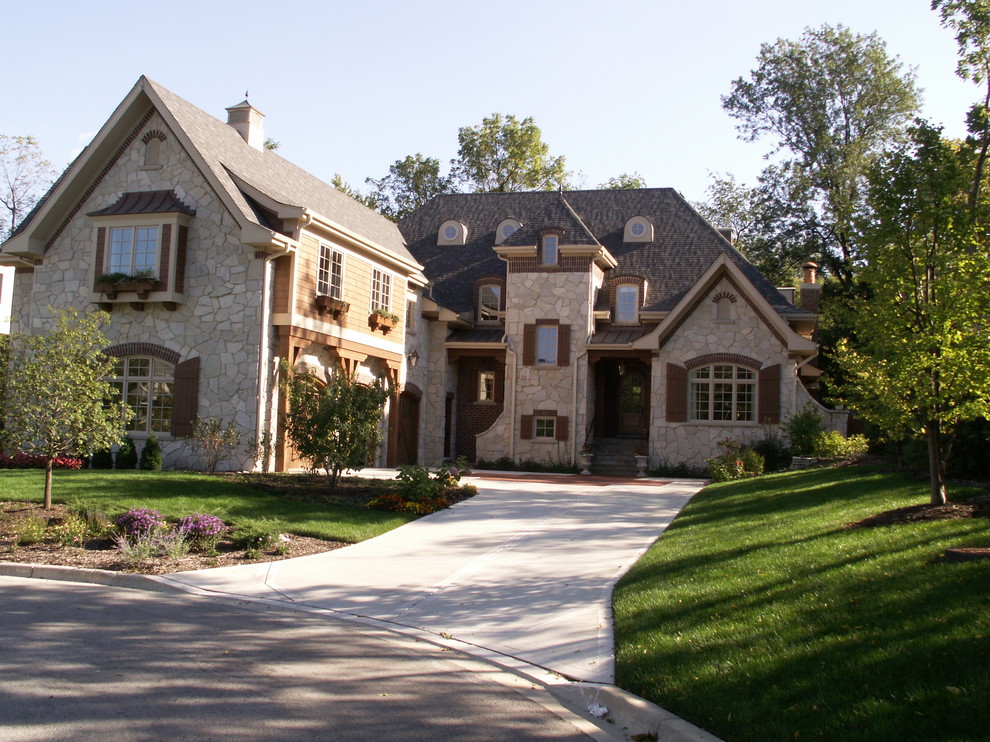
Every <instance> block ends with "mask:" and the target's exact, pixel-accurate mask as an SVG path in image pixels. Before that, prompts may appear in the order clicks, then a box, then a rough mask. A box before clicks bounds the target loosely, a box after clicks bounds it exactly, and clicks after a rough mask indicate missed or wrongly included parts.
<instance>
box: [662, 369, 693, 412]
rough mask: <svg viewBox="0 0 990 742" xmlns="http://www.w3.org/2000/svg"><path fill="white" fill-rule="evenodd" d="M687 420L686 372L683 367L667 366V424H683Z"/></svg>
mask: <svg viewBox="0 0 990 742" xmlns="http://www.w3.org/2000/svg"><path fill="white" fill-rule="evenodd" d="M687 419H688V372H687V369H686V368H684V367H683V366H678V365H677V364H674V363H668V364H667V422H669V423H685V422H687Z"/></svg>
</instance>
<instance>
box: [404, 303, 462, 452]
mask: <svg viewBox="0 0 990 742" xmlns="http://www.w3.org/2000/svg"><path fill="white" fill-rule="evenodd" d="M415 311H416V320H415V325H414V329H413V330H412V331H407V332H406V337H405V340H406V345H405V353H406V358H407V359H408V357H409V355H410V354H411V353H412V352H413V351H415V352H416V354H417V355H418V356H419V362H418V363H417V364H416V366H415V367H413V366H410V365H409V363H408V360H407V362H406V363H405V364H403V369H404V373H405V378H404V381H403V384H404V385H407V384H413V385H415V386H416V387H417V388H418V389H419V390H420V391H422V392H423V398H422V399H421V400H420V402H419V436H418V438H419V456H418V459H419V463H420V464H422V465H423V466H439V465H440V464H441V463H442V462H443V458H444V451H443V431H444V422H445V411H444V401H445V399H446V396H447V388H448V383H449V376H450V374H449V373H448V369H449V366H448V364H447V358H446V351H445V350H444V347H443V345H444V339H445V338H446V336H447V332H448V330H447V323H446V322H437V321H433V320H426V319H423V317H422V316H421V314H422V297H421V296H417V300H416V310H415Z"/></svg>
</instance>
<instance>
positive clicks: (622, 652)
mask: <svg viewBox="0 0 990 742" xmlns="http://www.w3.org/2000/svg"><path fill="white" fill-rule="evenodd" d="M971 494H975V493H974V492H959V493H958V494H957V497H964V496H966V495H971ZM927 499H928V493H927V485H926V484H925V483H918V482H915V481H911V480H909V479H908V478H907V477H904V476H901V475H898V474H891V473H881V472H877V471H874V470H871V469H867V468H864V467H844V468H835V469H824V470H812V471H803V472H788V473H783V474H778V475H772V476H768V477H761V478H759V479H754V480H746V481H741V482H731V483H725V484H720V485H712V486H709V487H707V488H706V489H705V490H703V491H702V492H701V493H699V495H698V496H697V497H695V498H694V499H693V500H692V501H691V502H690V503H689V504H688V506H687V507H686V508H685V509H684V510H683V511H682V512H681V514H680V516H679V517H678V518H677V519H676V520H675V521H674V523H673V524H672V525H671V526H670V528H668V529H667V531H666V532H665V533H664V535H663V537H662V538H660V539H659V540H658V541H657V543H656V544H654V546H653V548H652V549H651V550H650V551H649V553H647V554H646V555H645V556H644V557H643V558H642V559H641V560H640V561H639V563H638V564H637V565H636V566H635V567H634V568H633V569H632V570H631V571H630V572H629V573H628V574H627V575H626V576H625V577H624V578H623V580H622V581H621V582H620V584H619V585H618V587H617V589H616V592H615V596H614V610H615V632H616V645H617V655H616V659H617V668H616V670H617V679H618V683H619V685H621V686H622V687H624V688H627V689H628V690H630V691H632V692H634V693H636V694H638V695H641V696H643V697H645V698H648V699H650V700H652V701H654V702H655V703H657V704H659V705H661V706H663V707H664V708H666V709H668V710H670V711H672V712H674V713H676V714H678V715H680V716H682V717H684V718H686V719H688V720H689V721H691V722H693V723H695V724H697V725H698V726H701V727H702V728H704V729H706V730H708V731H710V732H712V733H713V734H716V735H718V736H719V737H722V738H723V739H724V740H727V741H728V742H746V741H749V740H752V741H753V742H766V741H767V740H796V739H800V740H844V741H845V740H863V741H864V742H866V741H869V742H877V740H898V742H904V741H905V740H925V741H930V740H959V741H962V740H968V741H973V740H987V739H990V562H986V561H984V562H971V563H962V564H947V563H942V562H933V560H934V559H935V558H936V557H937V556H938V555H939V554H940V553H941V552H942V551H943V549H945V548H946V547H949V546H986V545H988V544H990V528H988V523H990V522H988V520H987V519H985V518H971V519H966V520H953V521H937V522H926V523H917V524H905V525H897V526H887V527H881V528H857V529H845V528H844V527H843V526H844V525H845V524H847V523H851V522H856V521H859V520H861V519H863V518H865V517H867V516H869V515H872V514H875V513H879V512H882V511H886V510H890V509H894V508H898V507H904V506H907V505H915V504H919V503H924V502H927Z"/></svg>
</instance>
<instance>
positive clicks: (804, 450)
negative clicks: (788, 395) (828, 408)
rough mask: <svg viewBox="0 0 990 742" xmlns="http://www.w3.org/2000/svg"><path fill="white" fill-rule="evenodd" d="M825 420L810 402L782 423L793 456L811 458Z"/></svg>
mask: <svg viewBox="0 0 990 742" xmlns="http://www.w3.org/2000/svg"><path fill="white" fill-rule="evenodd" d="M824 425H825V418H824V417H823V416H822V414H821V413H820V412H819V411H818V408H817V407H816V406H815V405H814V403H812V402H808V404H806V405H805V406H804V409H803V410H801V411H800V412H798V413H797V414H796V415H792V416H791V417H790V418H788V420H787V422H785V423H784V429H785V430H786V431H787V437H788V438H790V439H791V451H792V452H793V454H794V455H795V456H811V455H813V454H814V451H815V438H817V437H818V435H819V434H820V433H821V432H822V431H823V430H824Z"/></svg>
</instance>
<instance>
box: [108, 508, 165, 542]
mask: <svg viewBox="0 0 990 742" xmlns="http://www.w3.org/2000/svg"><path fill="white" fill-rule="evenodd" d="M114 522H115V523H116V524H117V525H118V526H119V527H120V530H122V531H123V532H124V533H125V534H126V535H128V536H146V535H148V534H149V533H151V532H152V531H153V530H155V529H156V528H161V527H163V526H164V525H165V521H164V520H162V516H161V513H159V512H158V511H157V510H150V509H148V508H131V509H130V510H128V511H127V512H126V513H124V514H123V515H121V516H120V517H119V518H117V520H116V521H114Z"/></svg>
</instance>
